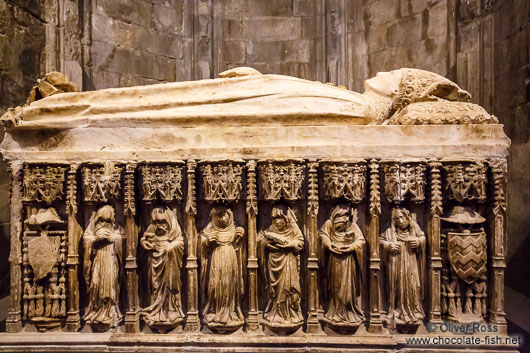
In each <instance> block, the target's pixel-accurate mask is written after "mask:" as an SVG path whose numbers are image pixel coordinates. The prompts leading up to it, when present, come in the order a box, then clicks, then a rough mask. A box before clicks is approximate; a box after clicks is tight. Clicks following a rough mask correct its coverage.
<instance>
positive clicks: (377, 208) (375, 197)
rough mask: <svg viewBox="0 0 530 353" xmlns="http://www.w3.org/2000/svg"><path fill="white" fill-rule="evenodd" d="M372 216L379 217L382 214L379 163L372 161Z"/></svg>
mask: <svg viewBox="0 0 530 353" xmlns="http://www.w3.org/2000/svg"><path fill="white" fill-rule="evenodd" d="M369 167H370V214H371V215H374V216H379V215H380V214H381V192H380V186H379V163H378V162H377V161H376V160H371V161H370V165H369Z"/></svg>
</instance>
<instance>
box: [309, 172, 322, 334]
mask: <svg viewBox="0 0 530 353" xmlns="http://www.w3.org/2000/svg"><path fill="white" fill-rule="evenodd" d="M308 169H309V170H308V195H307V216H308V224H307V233H308V234H307V236H308V240H309V257H308V259H307V269H308V271H309V303H308V304H309V307H308V315H307V333H319V332H320V324H319V322H318V278H317V274H318V256H317V237H318V224H317V217H318V174H317V173H318V162H310V163H309V164H308Z"/></svg>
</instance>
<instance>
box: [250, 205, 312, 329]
mask: <svg viewBox="0 0 530 353" xmlns="http://www.w3.org/2000/svg"><path fill="white" fill-rule="evenodd" d="M289 212H292V211H289ZM285 218H286V220H287V224H288V226H287V227H286V229H284V230H278V229H276V227H275V226H274V224H273V225H271V226H270V227H269V228H268V229H267V230H265V231H261V232H260V237H259V240H258V241H259V242H260V244H259V248H260V252H261V255H262V256H261V259H262V268H263V271H264V276H265V278H266V282H267V292H268V295H269V297H268V302H267V306H266V308H265V313H264V314H263V317H264V319H265V320H266V321H268V322H269V323H271V324H272V325H273V326H274V325H275V324H276V325H277V326H298V325H300V324H301V323H303V320H304V318H303V316H302V310H301V308H300V298H301V288H300V274H299V269H298V267H299V266H298V261H299V260H298V255H297V253H298V252H299V251H300V250H301V249H302V248H303V246H304V236H303V235H302V232H301V231H300V228H298V225H297V224H296V221H295V220H293V219H291V217H289V216H286V217H285ZM267 233H269V234H267ZM271 238H276V239H280V240H283V241H284V242H294V244H293V245H294V246H293V248H285V249H281V248H280V249H270V248H268V249H267V248H266V244H265V243H266V239H271ZM265 252H266V253H267V255H265ZM265 257H266V260H264V259H265Z"/></svg>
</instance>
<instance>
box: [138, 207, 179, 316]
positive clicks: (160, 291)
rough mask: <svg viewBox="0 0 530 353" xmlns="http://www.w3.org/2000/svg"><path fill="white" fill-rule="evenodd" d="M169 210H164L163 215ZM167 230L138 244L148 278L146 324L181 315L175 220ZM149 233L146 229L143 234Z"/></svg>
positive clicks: (177, 237) (177, 234)
mask: <svg viewBox="0 0 530 353" xmlns="http://www.w3.org/2000/svg"><path fill="white" fill-rule="evenodd" d="M169 212H171V211H168V210H166V214H167V213H169ZM166 218H167V222H168V224H170V228H171V229H170V231H169V232H168V233H167V234H165V235H163V236H154V235H153V237H152V239H153V240H152V241H151V242H149V241H148V240H147V239H146V237H144V238H142V246H143V247H144V248H146V249H148V250H150V252H149V277H150V279H151V305H150V306H148V307H147V308H144V309H143V312H144V320H145V321H146V322H147V324H148V325H154V324H157V323H178V322H181V321H182V319H183V318H184V312H183V311H182V304H181V288H182V281H181V278H180V273H181V269H182V260H183V254H184V241H183V237H182V232H181V230H180V227H179V226H178V223H176V222H172V221H171V220H170V219H169V217H166ZM148 232H149V229H148V230H147V232H146V233H148Z"/></svg>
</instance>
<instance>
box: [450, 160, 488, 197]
mask: <svg viewBox="0 0 530 353" xmlns="http://www.w3.org/2000/svg"><path fill="white" fill-rule="evenodd" d="M443 169H444V170H445V172H446V187H445V191H446V192H447V194H448V198H449V199H450V200H455V201H457V202H463V201H464V200H469V201H471V200H473V201H478V202H485V201H486V198H487V195H486V182H487V166H486V164H485V163H484V162H481V161H477V162H460V163H451V164H448V165H444V166H443Z"/></svg>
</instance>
